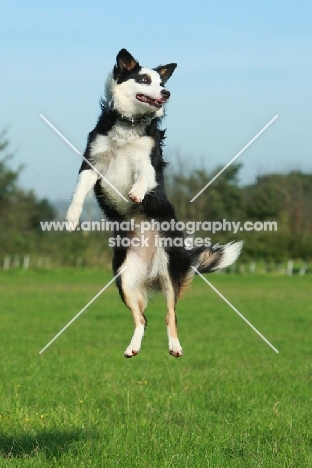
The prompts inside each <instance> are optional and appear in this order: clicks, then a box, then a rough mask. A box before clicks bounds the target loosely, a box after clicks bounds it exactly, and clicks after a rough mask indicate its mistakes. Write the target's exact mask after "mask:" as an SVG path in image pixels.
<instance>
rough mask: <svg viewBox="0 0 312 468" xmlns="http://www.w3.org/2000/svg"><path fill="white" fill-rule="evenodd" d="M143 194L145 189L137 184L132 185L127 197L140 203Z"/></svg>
mask: <svg viewBox="0 0 312 468" xmlns="http://www.w3.org/2000/svg"><path fill="white" fill-rule="evenodd" d="M144 196H145V190H144V188H143V187H140V186H139V185H137V184H134V185H132V187H131V190H130V192H129V193H128V197H129V198H130V200H131V201H133V202H134V203H141V202H142V200H143V198H144Z"/></svg>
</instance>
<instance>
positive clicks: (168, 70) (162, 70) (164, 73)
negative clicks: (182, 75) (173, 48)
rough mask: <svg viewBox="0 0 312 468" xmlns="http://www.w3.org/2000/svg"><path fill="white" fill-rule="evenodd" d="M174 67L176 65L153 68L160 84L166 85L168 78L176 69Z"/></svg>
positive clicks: (170, 64) (169, 64)
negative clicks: (158, 75)
mask: <svg viewBox="0 0 312 468" xmlns="http://www.w3.org/2000/svg"><path fill="white" fill-rule="evenodd" d="M176 66H177V64H176V63H168V65H160V66H159V67H157V68H154V70H155V71H157V73H159V74H160V77H161V80H162V82H163V83H166V81H167V80H169V78H170V76H171V75H172V73H173V72H174V70H175V69H176Z"/></svg>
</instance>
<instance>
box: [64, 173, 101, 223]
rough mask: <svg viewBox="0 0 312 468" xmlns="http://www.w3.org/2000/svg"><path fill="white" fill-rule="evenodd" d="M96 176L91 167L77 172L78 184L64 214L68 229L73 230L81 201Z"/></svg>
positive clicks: (81, 204) (77, 220) (77, 221)
mask: <svg viewBox="0 0 312 468" xmlns="http://www.w3.org/2000/svg"><path fill="white" fill-rule="evenodd" d="M97 178H98V175H97V174H96V172H94V171H93V170H92V169H85V170H84V171H82V172H81V173H80V174H79V179H78V184H77V187H76V190H75V192H74V195H73V198H72V202H71V204H70V207H69V208H68V211H67V214H66V221H67V230H68V231H74V230H75V229H76V227H77V226H78V223H79V218H80V215H81V212H82V207H83V203H84V201H85V198H86V196H87V194H88V193H89V191H90V190H91V189H92V188H93V187H94V185H95V183H96V181H97Z"/></svg>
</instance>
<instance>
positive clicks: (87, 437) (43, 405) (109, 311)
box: [0, 270, 312, 468]
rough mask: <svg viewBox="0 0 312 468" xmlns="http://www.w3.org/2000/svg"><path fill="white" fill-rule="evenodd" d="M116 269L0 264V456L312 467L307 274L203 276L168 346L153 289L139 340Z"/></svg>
mask: <svg viewBox="0 0 312 468" xmlns="http://www.w3.org/2000/svg"><path fill="white" fill-rule="evenodd" d="M111 277H112V275H111V273H109V272H102V271H100V270H93V271H92V270H87V271H83V270H81V271H74V270H59V271H41V272H34V271H28V272H24V271H18V270H15V271H8V272H0V297H1V299H0V301H1V322H0V329H1V341H0V350H1V358H2V362H1V366H0V382H1V383H0V467H1V468H2V467H23V468H36V467H64V468H82V467H84V468H86V467H90V468H91V467H92V468H102V467H105V468H106V467H122V468H128V467H134V468H141V467H148V468H149V467H151V468H154V467H157V468H158V467H160V468H163V467H179V468H180V467H200V468H201V467H212V468H229V467H237V468H244V467H250V468H256V467H265V468H273V467H293V468H302V467H311V466H312V454H311V446H312V417H311V403H312V401H311V400H312V391H311V390H312V388H311V377H312V360H311V348H312V344H311V343H312V341H311V325H312V305H311V277H309V276H304V277H298V276H293V277H290V278H289V277H285V276H277V275H273V274H270V275H247V274H246V275H235V276H234V275H230V274H228V275H225V274H223V275H210V276H209V277H208V279H209V280H210V281H211V282H212V283H213V284H214V285H215V286H216V287H217V288H218V289H219V290H220V291H221V292H222V293H223V294H224V295H225V296H226V297H227V298H228V299H229V300H230V301H231V302H232V303H233V304H234V305H235V306H236V307H237V308H238V310H239V311H240V312H241V313H243V314H244V315H245V316H246V318H248V319H249V320H250V321H251V322H252V323H253V324H254V326H255V327H257V328H258V329H259V330H260V331H261V332H262V333H263V334H264V336H265V337H266V338H267V339H269V340H270V341H271V342H272V343H273V345H274V346H276V348H277V349H278V350H279V351H280V354H276V353H275V352H274V351H273V350H272V349H271V348H269V347H268V345H267V344H265V343H264V342H263V341H262V340H261V339H260V338H259V337H258V336H257V335H256V334H255V333H254V332H253V331H252V330H251V329H250V328H249V327H248V326H247V325H246V324H245V323H244V322H243V321H242V320H241V319H240V318H239V317H238V316H237V315H236V314H235V313H234V312H233V311H232V310H231V309H230V308H229V307H228V306H227V305H226V304H225V303H224V302H223V301H222V300H221V299H220V298H219V297H218V296H217V295H216V294H215V293H214V292H213V291H212V290H211V289H210V288H209V286H207V285H206V284H205V283H204V282H203V281H202V280H201V279H200V278H198V277H197V278H195V281H194V282H193V286H192V288H191V290H190V291H189V292H188V293H187V295H186V297H185V298H184V299H183V300H181V301H180V302H179V304H178V309H177V312H178V321H179V335H180V341H181V343H182V346H183V350H184V355H183V357H182V358H180V359H175V358H173V357H171V356H169V354H168V350H167V338H166V331H165V324H164V316H165V306H164V300H163V298H162V297H161V296H155V298H154V300H153V301H152V302H150V304H149V307H148V309H147V317H148V328H147V331H146V336H145V338H144V341H143V346H142V350H141V352H140V354H139V355H138V356H137V357H135V358H133V359H124V357H123V351H124V349H125V348H126V346H127V345H128V342H129V340H130V338H131V334H132V330H133V324H132V317H131V314H130V312H129V311H128V310H127V309H126V307H125V306H124V305H123V304H122V303H121V301H120V299H119V297H118V294H117V290H116V288H115V286H113V285H112V286H110V287H109V289H107V290H106V291H105V292H104V293H103V295H102V296H101V297H100V298H98V299H97V300H96V301H95V302H94V303H93V304H92V305H91V306H90V307H89V309H88V310H87V311H85V312H84V314H83V315H82V316H81V317H79V318H78V319H77V320H76V321H75V322H74V323H73V324H72V325H71V326H70V327H69V328H68V329H67V330H66V331H65V332H64V333H63V334H62V335H61V336H60V337H59V338H58V339H57V340H56V341H55V342H54V343H53V344H52V345H51V346H50V347H49V348H48V349H47V350H46V351H45V352H44V353H43V355H41V356H40V355H39V354H38V353H39V351H40V350H41V349H42V348H43V346H45V345H46V344H47V343H48V342H49V341H50V339H52V338H53V336H54V335H55V334H56V333H57V332H58V331H59V330H60V329H61V328H62V327H63V326H64V325H65V324H66V323H67V322H68V321H69V320H70V319H71V318H72V317H73V316H74V315H75V314H76V313H77V312H78V311H79V310H80V309H81V308H82V307H83V306H84V305H85V304H86V303H87V302H88V301H89V300H90V299H91V298H92V297H93V296H94V295H95V294H96V293H97V292H98V291H99V290H100V289H101V288H102V287H103V286H104V285H105V284H106V283H107V282H108V281H109V279H110V278H111Z"/></svg>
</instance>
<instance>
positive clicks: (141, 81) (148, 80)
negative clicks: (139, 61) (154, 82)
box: [140, 75, 151, 84]
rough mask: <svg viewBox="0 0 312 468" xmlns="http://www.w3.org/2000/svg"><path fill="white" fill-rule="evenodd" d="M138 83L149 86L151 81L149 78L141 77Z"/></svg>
mask: <svg viewBox="0 0 312 468" xmlns="http://www.w3.org/2000/svg"><path fill="white" fill-rule="evenodd" d="M140 83H144V84H150V83H151V79H150V77H149V76H147V75H143V76H142V77H141V78H140Z"/></svg>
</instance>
